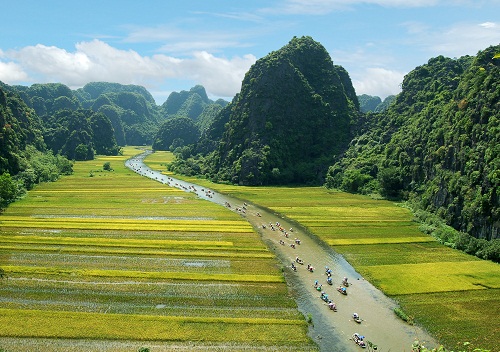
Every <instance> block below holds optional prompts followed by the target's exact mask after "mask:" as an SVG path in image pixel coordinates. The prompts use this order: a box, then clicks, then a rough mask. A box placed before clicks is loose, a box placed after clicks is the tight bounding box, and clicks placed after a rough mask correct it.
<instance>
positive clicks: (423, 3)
mask: <svg viewBox="0 0 500 352" xmlns="http://www.w3.org/2000/svg"><path fill="white" fill-rule="evenodd" d="M439 2H440V1H439V0H285V1H284V3H283V5H282V7H278V8H275V9H266V10H267V11H272V12H274V11H276V12H284V13H287V14H299V15H300V14H309V15H324V14H327V13H330V12H332V11H337V10H348V9H352V8H354V7H355V6H356V5H366V4H374V5H379V6H383V7H402V8H409V7H410V8H411V7H428V6H434V5H437V4H438V3H439ZM441 2H442V1H441Z"/></svg>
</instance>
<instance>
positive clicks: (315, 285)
mask: <svg viewBox="0 0 500 352" xmlns="http://www.w3.org/2000/svg"><path fill="white" fill-rule="evenodd" d="M318 285H319V282H318V280H316V281H314V288H317V287H318Z"/></svg>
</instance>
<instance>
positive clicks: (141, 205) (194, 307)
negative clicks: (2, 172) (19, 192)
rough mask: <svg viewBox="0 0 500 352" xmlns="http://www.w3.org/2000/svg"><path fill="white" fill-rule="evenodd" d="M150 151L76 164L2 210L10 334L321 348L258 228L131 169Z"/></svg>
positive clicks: (6, 329) (5, 323) (0, 253)
mask: <svg viewBox="0 0 500 352" xmlns="http://www.w3.org/2000/svg"><path fill="white" fill-rule="evenodd" d="M139 152H140V151H138V150H137V149H134V148H128V147H127V148H124V150H123V155H120V156H106V157H104V156H103V157H98V158H97V159H96V160H89V161H85V162H76V163H75V165H74V173H73V174H72V175H70V176H67V177H63V178H61V179H60V180H59V181H58V182H55V183H47V184H43V185H39V186H37V187H36V188H35V189H34V190H32V191H30V192H29V193H28V194H27V196H26V197H24V198H23V199H22V200H20V201H18V202H15V203H12V204H10V205H9V207H8V208H7V209H6V211H5V213H4V214H3V215H1V216H0V229H1V231H2V235H1V236H0V258H1V263H0V267H1V268H2V270H3V271H2V273H4V274H5V275H8V277H9V279H8V280H3V281H2V282H1V284H0V295H1V296H2V298H3V299H2V302H0V316H1V317H0V324H1V325H2V327H3V328H2V331H1V332H0V336H1V337H9V338H13V339H14V340H13V341H16V343H17V344H18V345H20V344H23V342H26V341H27V340H29V339H32V338H35V339H45V338H48V339H57V340H58V341H60V340H61V339H83V340H101V343H102V344H103V346H104V345H106V344H107V343H114V342H111V341H117V340H118V341H119V340H123V341H137V342H138V343H140V342H143V341H156V342H155V344H158V343H160V344H162V346H169V345H171V344H172V345H173V344H175V345H177V344H179V343H194V342H196V343H197V344H200V345H203V344H208V345H210V346H212V347H213V346H218V345H221V346H227V345H233V344H235V345H239V344H244V345H245V346H247V347H248V348H250V349H263V350H266V349H270V350H273V349H274V350H275V349H276V348H277V346H279V348H283V349H290V350H301V351H302V350H304V351H315V350H317V347H316V346H315V344H314V343H313V342H312V340H311V339H310V338H309V337H308V336H307V331H308V325H307V322H306V320H305V318H304V316H303V315H302V314H301V313H300V312H299V311H298V310H297V307H296V304H295V302H294V301H293V299H292V298H291V297H290V296H289V294H288V289H287V286H286V283H285V282H284V277H283V273H282V272H281V270H280V269H279V266H278V265H277V262H276V259H275V258H274V256H273V255H272V253H270V252H269V251H268V250H267V248H266V246H265V245H264V244H263V243H262V242H261V240H260V237H259V235H258V234H257V233H255V232H254V230H253V228H252V227H251V226H250V225H249V224H248V223H247V222H246V221H245V220H244V219H242V218H241V217H240V216H239V215H238V214H235V213H233V212H231V211H229V210H227V209H225V208H224V207H220V206H218V205H215V204H213V203H210V202H206V201H201V200H198V199H197V198H196V196H195V195H194V194H192V193H189V192H183V191H181V190H178V189H174V188H170V187H167V186H165V185H162V184H160V183H158V182H155V181H152V180H149V179H148V178H145V177H141V176H139V175H137V174H136V173H134V172H132V171H131V170H129V169H127V168H125V166H124V165H123V162H124V160H125V159H127V158H129V157H131V156H132V155H134V154H137V153H139ZM108 162H109V163H110V164H113V169H114V171H113V172H96V173H95V175H94V177H89V176H88V175H89V172H90V171H91V170H97V169H102V165H103V164H105V163H108ZM290 329H292V330H293V332H294V333H293V334H290V333H289V331H290ZM292 335H293V336H292ZM144 345H146V343H144Z"/></svg>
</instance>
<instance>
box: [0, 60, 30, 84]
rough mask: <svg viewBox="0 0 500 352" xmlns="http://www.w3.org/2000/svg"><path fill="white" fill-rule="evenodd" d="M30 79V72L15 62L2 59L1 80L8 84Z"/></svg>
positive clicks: (0, 64) (0, 67) (0, 63)
mask: <svg viewBox="0 0 500 352" xmlns="http://www.w3.org/2000/svg"><path fill="white" fill-rule="evenodd" d="M27 79H28V74H27V73H26V72H24V71H23V69H22V67H21V66H19V65H18V64H16V63H15V62H1V61H0V81H2V82H4V83H7V84H20V83H22V82H25V81H26V80H27Z"/></svg>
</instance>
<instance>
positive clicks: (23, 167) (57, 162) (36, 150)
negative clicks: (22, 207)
mask: <svg viewBox="0 0 500 352" xmlns="http://www.w3.org/2000/svg"><path fill="white" fill-rule="evenodd" d="M43 130H44V128H43V122H42V121H41V120H40V118H39V117H38V115H37V114H36V113H35V111H34V110H33V109H32V108H30V107H28V106H27V105H26V104H25V103H24V101H23V100H22V99H21V98H20V97H19V95H18V94H16V93H14V92H12V91H11V90H10V88H9V87H8V86H6V85H4V84H3V83H0V211H1V210H2V209H3V208H5V207H6V206H7V205H8V204H9V203H11V202H13V201H15V200H16V199H17V198H19V197H21V196H22V195H23V194H24V192H25V191H26V190H27V189H31V188H32V187H33V186H34V185H35V184H37V183H40V182H46V181H55V180H56V179H57V178H58V177H59V176H60V175H61V174H69V173H71V172H72V164H71V163H70V161H69V160H68V159H66V158H64V157H62V156H60V155H54V154H53V153H52V152H51V151H49V150H48V149H47V146H46V144H45V142H44V138H43Z"/></svg>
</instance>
